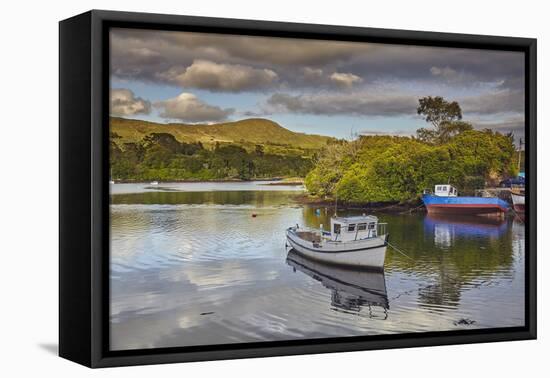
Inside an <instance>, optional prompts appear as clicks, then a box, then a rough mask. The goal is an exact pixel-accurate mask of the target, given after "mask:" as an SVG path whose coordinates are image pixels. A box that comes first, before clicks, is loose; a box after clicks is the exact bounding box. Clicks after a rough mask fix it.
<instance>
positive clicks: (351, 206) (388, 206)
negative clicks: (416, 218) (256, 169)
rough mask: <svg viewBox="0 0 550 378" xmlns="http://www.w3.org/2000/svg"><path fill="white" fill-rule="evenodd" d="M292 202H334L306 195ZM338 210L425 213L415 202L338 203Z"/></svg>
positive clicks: (328, 205) (327, 203) (332, 205)
mask: <svg viewBox="0 0 550 378" xmlns="http://www.w3.org/2000/svg"><path fill="white" fill-rule="evenodd" d="M294 200H295V201H296V202H297V203H299V204H301V205H317V206H324V207H335V203H334V200H332V199H323V198H316V197H310V196H308V195H307V194H303V195H300V196H297V197H295V198H294ZM338 208H339V209H345V210H365V211H368V212H380V213H403V212H410V213H412V212H425V211H426V208H425V207H424V204H423V203H422V201H415V202H409V203H399V202H366V203H347V202H338Z"/></svg>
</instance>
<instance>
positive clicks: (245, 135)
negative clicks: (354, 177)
mask: <svg viewBox="0 0 550 378" xmlns="http://www.w3.org/2000/svg"><path fill="white" fill-rule="evenodd" d="M110 124H111V132H112V133H116V134H117V135H118V136H119V137H120V142H134V143H135V142H139V141H140V140H142V139H143V137H144V136H146V135H148V134H152V133H168V134H172V135H173V136H174V137H175V138H176V139H177V140H178V141H180V142H185V143H193V142H201V143H202V144H203V145H205V146H208V145H213V144H215V143H235V144H241V145H242V144H276V145H287V146H292V147H295V148H300V149H319V148H321V147H323V146H325V145H326V144H327V142H328V141H332V140H336V139H335V138H332V137H328V136H322V135H313V134H304V133H297V132H293V131H290V130H288V129H285V128H284V127H282V126H281V125H279V124H278V123H276V122H273V121H270V120H268V119H264V118H249V119H243V120H240V121H235V122H223V123H217V124H183V123H168V124H162V123H155V122H149V121H142V120H135V119H126V118H118V117H111V119H110Z"/></svg>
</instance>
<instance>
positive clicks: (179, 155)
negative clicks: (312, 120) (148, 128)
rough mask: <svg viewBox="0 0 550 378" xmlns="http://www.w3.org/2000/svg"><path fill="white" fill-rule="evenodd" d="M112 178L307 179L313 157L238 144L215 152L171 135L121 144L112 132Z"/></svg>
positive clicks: (159, 135)
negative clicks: (248, 148) (278, 152)
mask: <svg viewBox="0 0 550 378" xmlns="http://www.w3.org/2000/svg"><path fill="white" fill-rule="evenodd" d="M111 138H112V139H111V143H110V154H111V155H110V156H111V168H112V169H111V170H112V178H113V179H116V180H136V181H141V180H146V181H148V180H225V179H240V180H250V179H255V178H271V177H281V176H282V177H304V176H305V175H306V174H307V172H308V171H309V170H310V169H311V167H312V164H311V158H308V157H302V156H300V155H297V154H292V153H288V154H286V155H277V154H270V153H265V152H264V148H263V146H261V145H256V146H255V148H254V150H252V151H250V152H249V151H247V149H246V148H244V147H242V146H240V145H236V144H227V143H226V144H222V143H219V142H217V143H216V144H215V145H214V149H213V150H209V149H206V148H204V146H203V144H202V143H201V142H194V143H185V142H179V141H178V140H177V139H176V138H175V137H174V136H173V135H172V134H170V133H152V134H148V135H146V136H145V137H143V139H141V140H140V141H139V142H137V143H122V144H121V145H119V144H118V143H119V142H120V137H117V136H116V134H115V133H111Z"/></svg>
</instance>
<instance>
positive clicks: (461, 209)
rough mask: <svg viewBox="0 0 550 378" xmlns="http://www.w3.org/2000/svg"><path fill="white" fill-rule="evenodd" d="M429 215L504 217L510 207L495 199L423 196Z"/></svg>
mask: <svg viewBox="0 0 550 378" xmlns="http://www.w3.org/2000/svg"><path fill="white" fill-rule="evenodd" d="M422 200H423V201H424V205H425V206H426V209H427V210H428V213H429V214H465V215H466V214H470V215H502V214H504V213H506V212H507V211H508V210H509V208H510V205H508V203H507V202H506V201H503V200H501V199H500V198H494V197H439V196H434V195H432V194H424V195H423V196H422Z"/></svg>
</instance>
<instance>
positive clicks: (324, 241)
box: [286, 215, 388, 269]
mask: <svg viewBox="0 0 550 378" xmlns="http://www.w3.org/2000/svg"><path fill="white" fill-rule="evenodd" d="M330 230H331V231H330V232H327V231H324V230H323V226H322V225H321V227H320V229H318V230H312V229H304V228H300V227H299V226H298V225H296V226H294V227H289V228H288V229H287V231H286V238H287V242H288V244H289V245H290V246H291V247H292V248H293V249H294V250H296V251H297V252H298V253H300V254H302V255H304V256H306V257H308V258H310V259H314V260H317V261H322V262H324V263H329V264H337V265H347V266H354V267H365V268H372V269H384V260H385V258H386V249H387V245H388V243H387V239H388V234H387V233H386V223H379V222H378V218H377V217H375V216H372V215H362V216H354V217H333V218H331V220H330Z"/></svg>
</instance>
